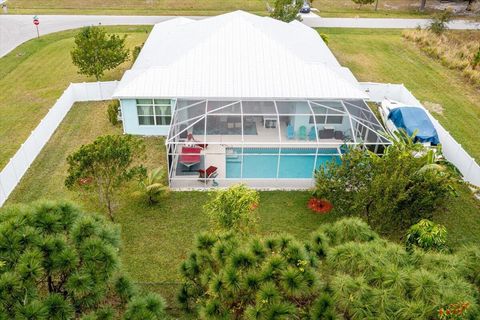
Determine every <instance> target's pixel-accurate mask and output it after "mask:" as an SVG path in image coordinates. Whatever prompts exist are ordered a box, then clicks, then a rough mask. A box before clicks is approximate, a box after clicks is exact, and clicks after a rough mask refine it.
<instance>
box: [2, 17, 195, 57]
mask: <svg viewBox="0 0 480 320" xmlns="http://www.w3.org/2000/svg"><path fill="white" fill-rule="evenodd" d="M172 18H174V17H173V16H89V15H78V16H77V15H75V16H74V15H58V16H56V15H39V19H40V25H39V30H40V36H41V35H44V34H47V33H52V32H57V31H62V30H68V29H75V28H80V27H83V26H87V25H98V24H100V23H101V24H102V25H141V24H144V25H151V24H155V23H158V22H161V21H165V20H168V19H172ZM190 18H194V19H195V18H200V17H190ZM36 36H37V32H36V29H35V26H34V25H33V16H32V15H1V14H0V57H2V56H4V55H5V54H7V53H8V52H10V51H11V50H13V49H14V48H15V47H17V46H18V45H19V44H21V43H23V42H25V41H27V40H30V39H32V38H35V37H36Z"/></svg>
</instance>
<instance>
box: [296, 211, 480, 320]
mask: <svg viewBox="0 0 480 320" xmlns="http://www.w3.org/2000/svg"><path fill="white" fill-rule="evenodd" d="M306 248H307V251H308V252H311V254H313V255H315V256H316V257H317V258H318V259H319V260H320V261H319V265H321V266H322V267H321V269H319V272H320V278H322V279H325V277H322V274H328V276H329V277H327V278H326V279H327V287H328V288H329V290H331V292H332V296H333V304H334V305H335V307H336V312H337V313H340V314H342V315H343V316H344V318H347V319H437V316H438V310H440V309H441V308H444V307H446V306H450V305H452V304H459V303H460V304H464V303H467V304H468V305H469V307H468V317H469V319H477V318H478V317H479V306H478V301H477V290H478V287H476V286H478V283H476V282H475V278H476V277H478V274H479V273H478V271H479V270H480V269H479V267H480V259H479V257H480V250H479V249H477V248H468V250H465V251H462V252H459V253H458V254H446V253H439V252H424V251H422V250H413V251H407V250H406V249H405V248H404V247H403V246H401V245H399V244H396V243H393V242H390V241H387V240H384V239H382V238H380V237H379V236H378V234H376V233H375V232H374V231H372V230H371V229H370V228H369V227H368V225H367V224H366V223H364V222H362V221H361V220H359V219H343V220H340V221H339V222H336V223H333V224H324V225H322V227H321V228H319V229H318V230H317V231H316V232H314V233H313V234H312V236H311V238H310V240H309V242H308V243H307V246H306ZM467 266H468V267H467ZM476 279H477V280H478V279H479V278H476Z"/></svg>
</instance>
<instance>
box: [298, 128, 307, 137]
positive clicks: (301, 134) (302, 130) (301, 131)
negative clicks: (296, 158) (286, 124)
mask: <svg viewBox="0 0 480 320" xmlns="http://www.w3.org/2000/svg"><path fill="white" fill-rule="evenodd" d="M298 139H300V140H307V128H306V127H305V126H301V127H300V128H298Z"/></svg>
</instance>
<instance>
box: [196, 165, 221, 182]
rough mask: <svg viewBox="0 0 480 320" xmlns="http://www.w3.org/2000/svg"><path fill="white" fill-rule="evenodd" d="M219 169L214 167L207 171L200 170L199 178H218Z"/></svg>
mask: <svg viewBox="0 0 480 320" xmlns="http://www.w3.org/2000/svg"><path fill="white" fill-rule="evenodd" d="M217 169H218V168H217V167H214V166H210V167H208V168H207V170H203V169H200V170H198V173H199V174H200V176H199V177H198V178H199V179H201V180H205V179H213V178H215V177H216V176H218V172H217Z"/></svg>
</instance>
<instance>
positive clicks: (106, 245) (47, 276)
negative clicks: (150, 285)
mask: <svg viewBox="0 0 480 320" xmlns="http://www.w3.org/2000/svg"><path fill="white" fill-rule="evenodd" d="M119 249H120V228H119V227H118V226H116V225H114V224H111V223H109V222H108V221H107V220H106V219H105V218H104V217H102V216H99V215H96V214H92V213H84V212H82V211H81V210H80V209H78V208H77V207H75V206H74V205H72V204H71V203H67V202H38V203H34V204H30V205H24V206H14V207H9V208H4V209H2V210H1V211H0V257H1V258H0V259H1V262H2V266H1V268H0V318H1V319H27V318H28V319H73V318H75V319H77V318H81V317H85V318H89V319H111V318H112V317H113V315H114V314H117V315H119V316H120V315H121V314H122V313H123V311H124V309H125V308H127V309H131V308H132V305H131V304H132V303H133V302H134V301H135V300H136V299H139V298H140V296H138V294H137V290H136V288H135V286H134V285H133V284H132V282H131V281H130V280H129V279H128V278H127V277H125V276H124V275H122V271H121V269H120V263H119V257H118V251H119ZM156 299H157V300H160V299H159V298H158V297H157V298H156ZM161 309H162V310H163V305H162V306H161ZM133 314H137V312H136V311H134V312H133ZM117 318H118V317H117ZM137 318H138V317H137ZM150 319H159V318H158V317H157V318H155V317H152V318H150Z"/></svg>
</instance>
